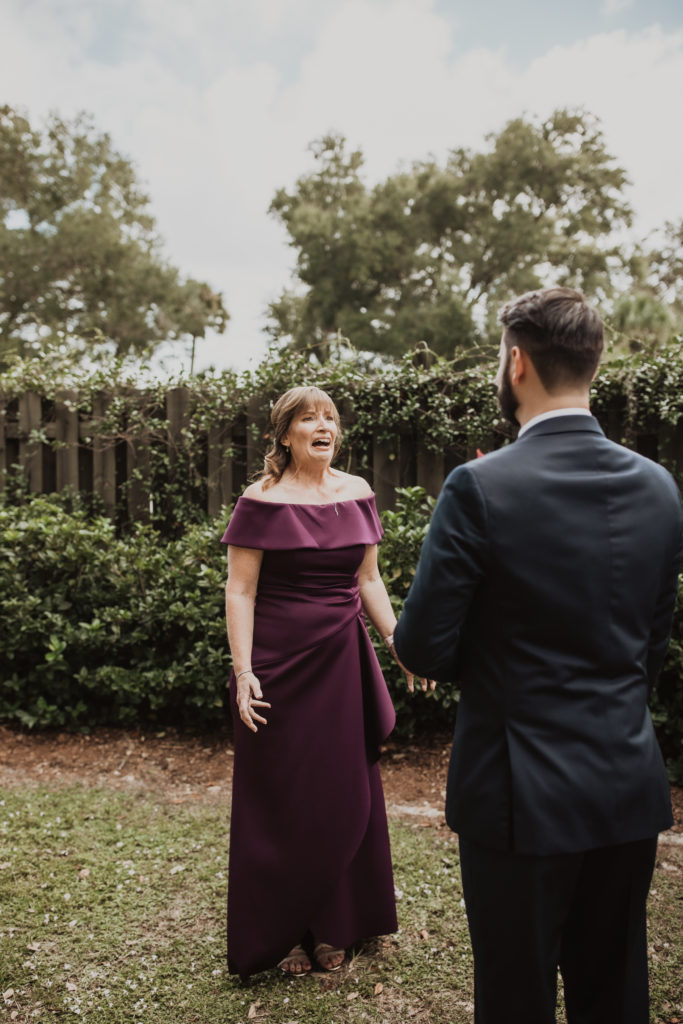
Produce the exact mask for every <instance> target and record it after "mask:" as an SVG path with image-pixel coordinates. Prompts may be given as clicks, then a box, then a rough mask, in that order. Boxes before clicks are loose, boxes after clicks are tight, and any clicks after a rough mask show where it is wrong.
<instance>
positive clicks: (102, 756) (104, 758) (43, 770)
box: [0, 727, 683, 836]
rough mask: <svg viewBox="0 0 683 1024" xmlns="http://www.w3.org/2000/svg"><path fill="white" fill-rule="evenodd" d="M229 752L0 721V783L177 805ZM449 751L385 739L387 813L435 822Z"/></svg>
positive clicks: (188, 740)
mask: <svg viewBox="0 0 683 1024" xmlns="http://www.w3.org/2000/svg"><path fill="white" fill-rule="evenodd" d="M233 754H234V752H233V747H232V743H231V741H230V738H229V736H227V735H220V734H211V735H206V736H200V737H197V736H187V735H181V734H179V733H177V732H175V731H173V730H165V731H163V732H158V733H149V732H147V733H144V732H134V731H130V732H129V731H125V730H120V729H98V730H96V731H95V732H94V733H92V734H90V735H87V736H86V735H80V734H77V735H74V734H70V733H36V734H30V733H25V732H19V731H15V730H13V729H8V728H6V727H0V785H27V784H28V785H41V784H42V785H48V786H61V785H70V784H73V783H81V784H83V785H88V786H110V787H113V788H115V789H128V790H131V789H144V790H146V791H148V792H153V793H158V794H159V796H160V797H161V798H162V799H166V800H169V801H170V802H177V803H185V802H187V801H192V800H199V801H207V800H208V801H212V800H220V801H223V800H227V799H228V798H229V795H230V786H231V784H232V765H233ZM449 754H450V741H449V737H448V736H440V737H436V738H432V739H430V740H429V741H424V740H423V741H421V742H414V743H410V744H401V743H393V742H392V743H388V744H387V745H386V746H385V748H384V751H383V756H382V762H381V765H382V780H383V783H384V792H385V796H386V800H387V804H388V807H389V812H390V813H395V814H401V815H408V816H414V817H415V820H416V821H420V820H421V822H422V823H423V824H427V823H428V822H429V823H433V824H439V823H441V822H442V820H443V819H442V811H443V804H444V797H445V792H446V769H447V767H448V757H449ZM671 798H672V803H673V807H674V818H675V822H674V826H673V829H671V833H674V834H676V835H679V836H683V788H682V787H680V786H672V787H671Z"/></svg>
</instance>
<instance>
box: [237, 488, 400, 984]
mask: <svg viewBox="0 0 683 1024" xmlns="http://www.w3.org/2000/svg"><path fill="white" fill-rule="evenodd" d="M381 537H382V527H381V525H380V522H379V517H378V515H377V510H376V507H375V501H374V497H373V496H370V497H368V498H360V499H353V500H351V501H341V502H336V503H330V504H327V505H310V504H309V505H304V504H297V505H290V504H285V503H277V502H267V501H258V500H255V499H253V498H244V497H242V498H240V499H239V500H238V502H237V504H236V506H235V510H234V512H233V515H232V518H231V520H230V524H229V526H228V528H227V530H226V532H225V535H224V537H223V542H224V543H226V544H231V545H235V546H237V547H249V548H256V549H259V550H263V552H264V555H263V562H262V565H261V572H260V575H259V581H258V590H257V596H256V603H255V609H254V640H253V648H252V665H253V669H254V672H255V673H256V675H257V676H258V677H259V680H260V682H261V686H262V688H263V692H264V698H265V700H267V701H269V702H270V703H271V704H272V707H271V709H270V710H268V711H266V714H265V716H264V717H266V718H267V720H268V724H267V725H266V726H261V727H259V731H258V732H257V733H252V732H251V731H250V730H248V729H247V728H246V726H245V725H244V723H243V722H242V721H241V720H240V718H239V713H238V711H237V706H236V702H235V697H236V686H235V679H234V674H233V675H232V676H231V680H230V693H231V710H232V714H233V721H234V732H235V769H234V777H233V798H232V811H231V826H230V868H229V870H230V878H229V885H228V964H229V968H230V971H231V972H234V973H237V974H239V975H240V976H241V977H242V978H246V977H248V976H249V975H250V974H253V973H255V972H257V971H260V970H264V969H266V968H270V967H274V966H275V965H276V964H277V963H278V961H279V960H281V959H282V958H283V957H284V956H286V954H287V953H288V952H289V950H290V949H291V948H292V947H293V946H294V945H296V944H297V943H298V942H300V941H301V939H302V938H303V937H304V935H305V934H307V933H310V934H311V935H313V936H314V937H315V940H316V941H323V942H329V943H331V944H332V945H334V946H337V947H340V948H343V947H347V946H350V945H351V944H352V943H354V942H356V941H358V940H360V939H362V938H367V937H369V936H372V935H382V934H386V933H388V932H392V931H395V930H396V927H397V922H396V907H395V900H394V887H393V876H392V870H391V858H390V850H389V839H388V832H387V823H386V812H385V807H384V797H383V793H382V785H381V781H380V777H379V769H378V766H377V764H376V762H377V759H378V756H379V750H378V748H379V744H380V743H381V742H382V741H383V740H384V739H385V738H386V737H387V736H388V734H389V733H390V732H391V730H392V728H393V726H394V721H395V715H394V709H393V706H392V704H391V699H390V697H389V693H388V691H387V687H386V683H385V682H384V678H383V676H382V673H381V671H380V667H379V663H378V661H377V656H376V654H375V651H374V648H373V646H372V643H371V642H370V638H369V636H368V633H367V629H366V626H365V620H364V617H363V612H362V608H361V601H360V594H359V590H358V575H357V573H358V567H359V565H360V563H361V561H362V559H363V556H364V554H365V548H366V545H368V544H376V543H378V541H379V540H380V539H381Z"/></svg>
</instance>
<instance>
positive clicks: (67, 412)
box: [55, 390, 78, 491]
mask: <svg viewBox="0 0 683 1024" xmlns="http://www.w3.org/2000/svg"><path fill="white" fill-rule="evenodd" d="M77 399H78V395H77V393H76V392H75V391H71V390H64V391H58V392H57V395H56V401H55V440H56V441H57V445H56V447H55V460H56V467H57V490H58V491H63V490H64V488H65V487H71V488H72V489H73V490H74V491H77V490H78V411H77V410H76V409H74V408H71V406H72V405H74V404H75V403H76V401H77Z"/></svg>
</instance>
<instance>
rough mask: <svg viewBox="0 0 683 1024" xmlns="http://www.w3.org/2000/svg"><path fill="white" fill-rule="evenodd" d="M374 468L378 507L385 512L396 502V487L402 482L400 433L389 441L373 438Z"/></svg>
mask: <svg viewBox="0 0 683 1024" xmlns="http://www.w3.org/2000/svg"><path fill="white" fill-rule="evenodd" d="M372 469H373V487H374V491H375V498H376V499H377V507H378V508H379V510H380V511H381V512H383V511H384V510H385V509H387V508H393V507H394V505H395V504H396V488H397V487H398V486H399V485H400V483H401V480H400V469H401V464H400V461H399V454H398V435H395V436H394V437H392V438H390V440H388V441H378V440H377V439H376V438H375V439H374V440H373V442H372Z"/></svg>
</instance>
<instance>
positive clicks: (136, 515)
mask: <svg viewBox="0 0 683 1024" xmlns="http://www.w3.org/2000/svg"><path fill="white" fill-rule="evenodd" d="M149 473H150V457H149V430H148V429H147V427H143V428H142V430H141V431H140V433H139V435H138V436H137V437H135V438H130V439H129V441H128V445H127V447H126V479H127V480H128V516H129V518H130V519H131V520H132V521H137V522H142V523H147V522H149Z"/></svg>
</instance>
